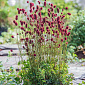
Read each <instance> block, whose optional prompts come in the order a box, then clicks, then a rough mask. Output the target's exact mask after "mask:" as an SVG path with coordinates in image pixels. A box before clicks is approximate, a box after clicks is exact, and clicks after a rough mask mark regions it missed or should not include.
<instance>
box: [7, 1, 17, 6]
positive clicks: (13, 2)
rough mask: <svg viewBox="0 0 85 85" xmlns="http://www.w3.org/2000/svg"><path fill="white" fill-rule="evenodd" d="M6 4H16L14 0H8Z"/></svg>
mask: <svg viewBox="0 0 85 85" xmlns="http://www.w3.org/2000/svg"><path fill="white" fill-rule="evenodd" d="M8 4H9V5H10V6H14V5H15V4H16V0H8Z"/></svg>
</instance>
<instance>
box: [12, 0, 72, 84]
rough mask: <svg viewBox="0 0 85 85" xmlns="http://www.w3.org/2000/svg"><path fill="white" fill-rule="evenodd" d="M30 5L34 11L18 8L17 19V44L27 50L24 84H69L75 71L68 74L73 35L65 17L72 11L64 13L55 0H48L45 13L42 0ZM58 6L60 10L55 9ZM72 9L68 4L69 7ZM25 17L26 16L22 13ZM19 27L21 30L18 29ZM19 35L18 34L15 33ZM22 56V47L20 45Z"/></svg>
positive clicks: (24, 64)
mask: <svg viewBox="0 0 85 85" xmlns="http://www.w3.org/2000/svg"><path fill="white" fill-rule="evenodd" d="M27 3H28V4H29V5H30V10H29V11H30V15H28V14H27V12H26V11H25V9H23V8H22V9H20V8H17V11H18V15H16V16H15V20H13V23H14V24H15V26H16V34H17V38H18V39H17V44H18V46H19V48H21V46H22V47H23V49H24V50H25V52H24V55H26V56H28V60H27V61H23V59H22V64H23V67H22V70H21V72H20V73H19V75H20V76H21V80H22V81H23V84H24V85H69V84H70V81H71V80H72V78H71V77H72V75H69V74H68V69H67V68H68V66H67V63H66V62H67V57H66V51H67V44H68V42H67V40H68V36H69V35H70V30H71V29H70V28H69V26H65V25H64V24H65V23H64V19H65V18H66V16H70V15H71V13H69V12H67V13H66V14H63V12H64V9H62V10H61V9H59V8H57V7H56V5H53V4H52V3H49V4H48V7H49V8H47V2H46V0H45V1H44V5H43V6H44V8H45V7H46V10H45V13H46V14H45V15H44V16H43V15H42V13H41V12H42V10H43V7H41V6H40V4H41V2H40V1H38V3H39V4H38V5H37V6H36V7H34V3H32V2H31V3H29V1H27ZM54 9H56V10H57V13H56V12H55V11H54ZM65 9H66V10H68V7H65ZM20 16H22V17H25V18H24V19H23V18H22V17H20ZM17 29H19V30H17ZM11 37H12V38H15V36H14V35H12V36H11ZM19 51H20V56H21V58H22V56H23V55H22V49H19Z"/></svg>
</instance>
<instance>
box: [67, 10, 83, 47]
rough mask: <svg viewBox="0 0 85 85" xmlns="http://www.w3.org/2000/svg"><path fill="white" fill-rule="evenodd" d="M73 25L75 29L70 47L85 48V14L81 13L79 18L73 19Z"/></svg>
mask: <svg viewBox="0 0 85 85" xmlns="http://www.w3.org/2000/svg"><path fill="white" fill-rule="evenodd" d="M73 20H74V22H73V23H72V26H73V29H72V30H71V36H70V42H69V45H72V46H75V47H76V48H77V47H78V46H80V45H82V46H83V47H84V43H85V12H84V11H80V12H79V16H76V17H75V19H74V18H73Z"/></svg>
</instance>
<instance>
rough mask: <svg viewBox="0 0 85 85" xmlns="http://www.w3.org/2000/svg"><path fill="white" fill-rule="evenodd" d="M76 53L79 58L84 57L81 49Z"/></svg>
mask: <svg viewBox="0 0 85 85" xmlns="http://www.w3.org/2000/svg"><path fill="white" fill-rule="evenodd" d="M76 54H77V56H78V58H79V59H81V58H84V59H85V55H84V53H83V51H78V52H76Z"/></svg>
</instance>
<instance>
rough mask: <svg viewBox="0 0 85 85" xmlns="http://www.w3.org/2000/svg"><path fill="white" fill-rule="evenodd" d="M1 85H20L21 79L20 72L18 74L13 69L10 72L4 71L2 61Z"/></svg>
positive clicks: (0, 64)
mask: <svg viewBox="0 0 85 85" xmlns="http://www.w3.org/2000/svg"><path fill="white" fill-rule="evenodd" d="M0 85H20V77H19V76H18V72H16V71H15V70H14V69H13V68H12V67H10V69H9V72H7V70H6V69H4V67H3V65H2V63H1V61H0Z"/></svg>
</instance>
